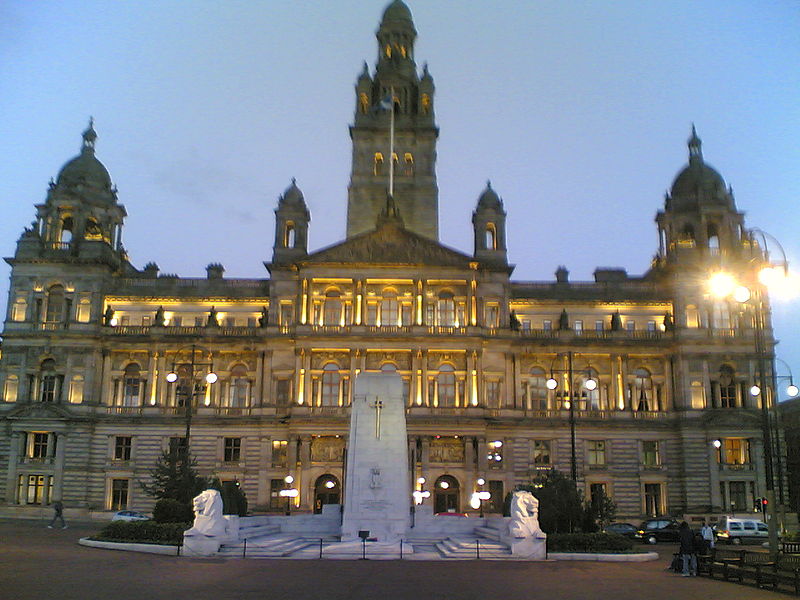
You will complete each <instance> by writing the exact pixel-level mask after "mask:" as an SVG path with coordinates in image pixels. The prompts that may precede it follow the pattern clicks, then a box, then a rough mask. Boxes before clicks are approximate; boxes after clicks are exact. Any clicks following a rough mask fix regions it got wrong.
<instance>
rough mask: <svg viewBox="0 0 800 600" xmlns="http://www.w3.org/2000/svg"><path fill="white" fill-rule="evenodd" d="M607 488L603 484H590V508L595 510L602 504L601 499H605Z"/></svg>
mask: <svg viewBox="0 0 800 600" xmlns="http://www.w3.org/2000/svg"><path fill="white" fill-rule="evenodd" d="M606 490H607V488H606V484H605V483H590V484H589V502H590V503H591V505H592V508H594V509H595V510H597V508H599V507H600V506H601V504H602V502H603V498H607V497H608V494H607V491H606Z"/></svg>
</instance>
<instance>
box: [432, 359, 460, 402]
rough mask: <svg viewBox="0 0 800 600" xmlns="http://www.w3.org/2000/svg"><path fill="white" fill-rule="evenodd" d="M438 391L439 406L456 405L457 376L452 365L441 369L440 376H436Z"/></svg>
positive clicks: (443, 366)
mask: <svg viewBox="0 0 800 600" xmlns="http://www.w3.org/2000/svg"><path fill="white" fill-rule="evenodd" d="M436 390H437V399H438V405H439V406H442V407H452V406H455V405H456V374H455V369H453V367H452V366H451V365H442V366H441V367H439V374H438V375H437V376H436Z"/></svg>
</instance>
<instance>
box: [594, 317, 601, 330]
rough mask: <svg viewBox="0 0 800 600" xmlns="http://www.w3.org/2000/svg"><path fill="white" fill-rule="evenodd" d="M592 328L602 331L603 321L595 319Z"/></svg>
mask: <svg viewBox="0 0 800 600" xmlns="http://www.w3.org/2000/svg"><path fill="white" fill-rule="evenodd" d="M594 330H595V331H603V321H602V320H600V319H597V320H596V321H595V322H594Z"/></svg>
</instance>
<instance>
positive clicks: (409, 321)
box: [401, 303, 414, 327]
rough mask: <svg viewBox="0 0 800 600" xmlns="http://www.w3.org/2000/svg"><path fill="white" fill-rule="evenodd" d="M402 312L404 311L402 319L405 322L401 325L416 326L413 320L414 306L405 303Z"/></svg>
mask: <svg viewBox="0 0 800 600" xmlns="http://www.w3.org/2000/svg"><path fill="white" fill-rule="evenodd" d="M401 310H402V319H403V322H402V323H401V325H403V326H404V327H409V326H411V325H413V324H414V320H413V318H412V316H411V315H412V314H413V305H412V304H411V303H405V304H403V307H402V309H401Z"/></svg>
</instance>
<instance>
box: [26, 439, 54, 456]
mask: <svg viewBox="0 0 800 600" xmlns="http://www.w3.org/2000/svg"><path fill="white" fill-rule="evenodd" d="M49 437H50V434H48V433H29V434H28V457H29V458H47V441H48V438H49Z"/></svg>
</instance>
